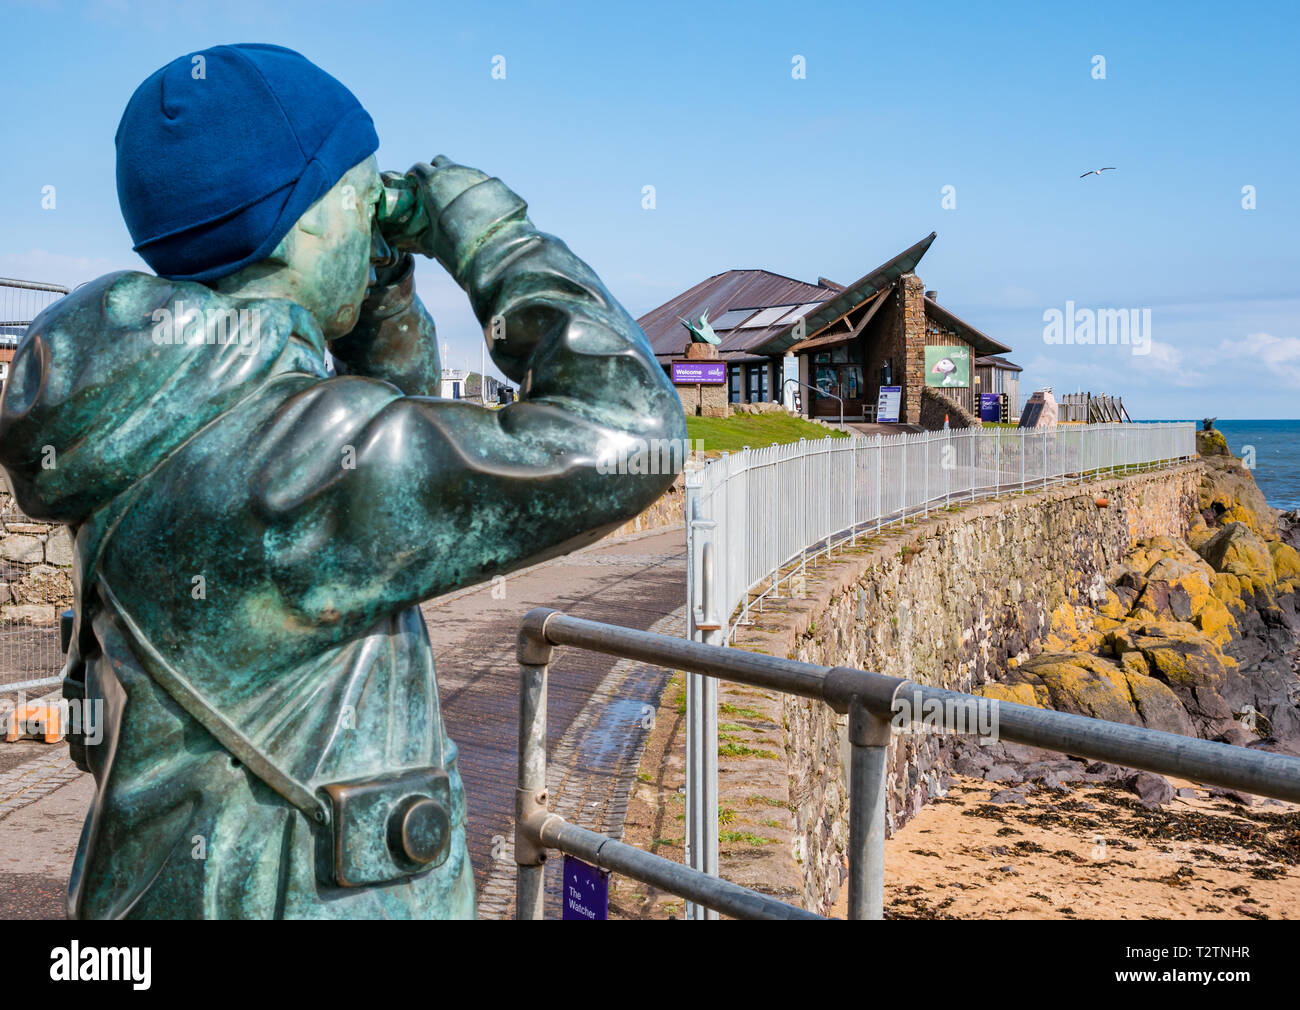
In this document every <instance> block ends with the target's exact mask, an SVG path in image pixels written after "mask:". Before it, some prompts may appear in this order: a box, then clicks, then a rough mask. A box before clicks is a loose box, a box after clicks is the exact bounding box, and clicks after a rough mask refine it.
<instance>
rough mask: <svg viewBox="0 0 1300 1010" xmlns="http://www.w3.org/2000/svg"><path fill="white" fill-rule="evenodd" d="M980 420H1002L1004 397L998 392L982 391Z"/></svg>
mask: <svg viewBox="0 0 1300 1010" xmlns="http://www.w3.org/2000/svg"><path fill="white" fill-rule="evenodd" d="M980 420H981V421H1001V420H1002V397H1001V395H1000V394H998V393H980Z"/></svg>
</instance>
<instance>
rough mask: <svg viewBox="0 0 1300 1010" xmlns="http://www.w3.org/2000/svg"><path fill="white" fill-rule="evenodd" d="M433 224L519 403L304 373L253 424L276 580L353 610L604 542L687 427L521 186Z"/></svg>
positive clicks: (644, 499)
mask: <svg viewBox="0 0 1300 1010" xmlns="http://www.w3.org/2000/svg"><path fill="white" fill-rule="evenodd" d="M437 226H438V235H439V243H438V248H437V251H436V255H437V256H438V259H439V261H440V262H442V263H443V265H444V266H445V267H447V268H448V269H449V270H450V272H451V273H452V275H453V276H454V277H455V278H456V280H457V282H458V283H460V284H461V286H462V287H464V288H465V290H466V291H467V292H468V294H469V296H470V300H471V303H472V305H473V307H474V311H475V314H476V315H477V316H478V319H479V320H480V322H481V323H482V324H483V326H484V328H485V331H486V332H487V333H488V334H489V335H490V336H491V335H495V336H496V337H497V339H492V340H490V347H491V353H492V357H493V360H494V361H495V362H496V364H497V366H498V367H499V368H500V369H501V370H502V371H503V372H504V373H505V374H506V375H507V376H509V377H510V378H511V379H512V380H514V381H516V382H518V383H519V384H520V388H521V399H520V401H519V402H517V403H514V404H511V405H510V406H507V407H504V408H502V409H500V410H491V409H488V408H484V407H478V406H476V405H472V404H469V403H465V402H463V401H454V400H435V399H429V398H425V397H420V396H404V395H401V394H400V393H399V392H398V390H397V389H395V388H394V386H393V385H390V384H388V383H385V382H381V381H377V380H376V379H371V378H361V377H355V376H345V377H339V378H336V379H330V380H326V381H316V382H313V383H310V384H307V385H304V386H302V387H301V388H299V389H298V390H297V391H295V392H293V393H292V394H291V395H289V396H288V397H286V398H285V399H284V400H283V401H282V402H280V403H279V404H278V405H277V408H276V409H275V411H274V412H273V414H272V415H271V416H270V417H269V418H267V420H266V423H265V424H264V425H262V427H261V428H260V430H258V431H257V432H256V433H255V442H256V449H255V450H254V451H255V452H256V455H257V459H258V462H257V466H256V467H255V469H254V472H253V477H252V491H253V505H254V509H255V511H257V512H258V514H259V516H260V521H261V522H263V523H265V524H266V533H265V535H264V537H263V542H264V545H265V549H266V552H267V553H266V555H265V557H266V560H267V563H268V564H271V565H272V566H273V567H274V569H275V576H274V581H275V583H276V586H277V588H278V589H279V590H280V591H282V592H283V591H288V592H289V593H290V595H292V596H294V597H296V598H297V599H298V600H299V601H301V605H302V606H303V607H304V609H305V610H306V611H308V612H309V613H311V612H316V613H318V614H328V615H332V618H331V619H333V620H338V619H340V618H343V620H342V622H341V623H343V624H347V623H350V620H363V621H364V620H368V619H373V617H375V616H378V615H379V614H381V613H383V612H385V611H387V610H391V609H393V608H394V607H397V606H400V605H405V604H409V603H412V602H415V601H417V600H420V599H425V598H427V597H430V596H434V595H437V594H440V593H443V592H446V591H448V590H451V589H454V588H456V587H457V586H461V585H465V584H469V583H473V582H476V581H480V580H482V579H485V578H488V577H490V576H491V575H493V574H496V573H499V572H505V571H508V570H510V569H512V568H515V567H518V566H520V565H522V564H523V563H524V562H528V561H535V560H540V559H542V558H544V557H547V556H552V555H554V554H558V553H562V552H563V551H565V550H571V549H573V548H575V547H578V546H581V545H583V544H586V543H590V542H592V541H594V540H596V539H597V538H599V537H600V536H601V535H603V534H604V533H606V532H608V530H610V529H611V528H613V527H614V526H616V525H618V524H619V523H621V522H623V521H626V520H627V519H629V518H631V517H632V516H634V515H636V514H637V513H638V512H639V511H641V510H642V509H644V508H645V507H646V506H647V505H649V504H650V503H651V502H652V501H654V500H655V498H657V497H658V496H659V495H660V494H661V493H662V492H663V491H664V490H665V489H666V488H667V487H668V485H669V484H671V482H672V480H673V477H674V474H673V473H672V472H664V471H665V470H671V469H672V468H669V467H664V466H663V465H662V463H663V461H664V460H665V459H669V458H671V459H673V460H678V461H680V452H681V449H682V448H683V446H684V442H685V437H686V428H685V419H684V417H683V414H682V408H681V404H680V401H679V400H678V398H677V394H676V392H675V391H674V389H673V387H672V385H671V384H670V383H669V381H668V378H667V376H666V375H665V374H664V371H663V369H662V368H661V367H660V365H659V364H658V363H657V362H656V361H655V358H654V355H653V353H652V351H651V349H650V346H649V342H648V341H647V340H646V337H645V335H644V334H643V333H642V332H641V330H640V328H639V327H638V326H637V325H636V323H635V322H634V321H633V320H632V319H631V318H630V317H629V315H628V314H627V312H626V311H625V310H624V309H623V307H622V306H621V305H619V304H618V302H616V301H615V300H614V299H613V297H611V295H610V294H609V292H608V291H606V290H605V287H604V286H603V285H602V284H601V282H600V280H599V279H598V278H597V277H596V275H595V274H594V273H593V272H592V270H591V268H590V267H588V266H587V265H586V264H585V263H583V262H582V261H581V260H579V259H578V258H577V257H576V256H574V255H573V253H571V252H570V251H569V250H568V248H567V247H566V246H565V245H564V244H563V243H562V242H560V241H559V240H558V239H556V238H553V237H551V236H549V235H545V234H542V233H540V232H538V231H537V230H536V229H535V228H534V226H533V224H532V222H531V221H529V219H528V217H527V216H526V214H525V205H524V203H523V201H522V200H520V199H519V198H518V197H517V196H515V195H514V194H513V193H512V192H510V190H508V189H507V188H506V187H505V186H504V185H502V184H501V183H500V181H499V180H496V179H486V178H485V179H484V180H483V181H482V182H480V183H478V184H476V185H472V186H470V187H469V188H468V189H466V190H464V191H463V192H462V193H460V195H458V196H457V197H456V198H455V199H454V200H452V201H451V202H450V203H449V204H448V205H447V206H446V207H445V209H443V210H442V211H441V212H440V214H439V215H438V221H437ZM394 379H395V381H396V376H395V377H394ZM398 384H399V385H400V384H401V383H400V382H398ZM668 445H672V446H674V447H675V451H673V452H671V453H668V452H664V451H662V450H663V449H664V447H665V446H668ZM676 465H677V466H679V463H678V464H676ZM304 616H306V615H304Z"/></svg>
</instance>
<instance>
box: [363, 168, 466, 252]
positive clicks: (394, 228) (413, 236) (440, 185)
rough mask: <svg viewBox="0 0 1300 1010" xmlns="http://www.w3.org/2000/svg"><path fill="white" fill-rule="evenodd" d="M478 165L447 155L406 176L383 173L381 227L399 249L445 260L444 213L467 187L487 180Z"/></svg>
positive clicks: (397, 249) (384, 234)
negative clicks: (441, 226)
mask: <svg viewBox="0 0 1300 1010" xmlns="http://www.w3.org/2000/svg"><path fill="white" fill-rule="evenodd" d="M487 179H488V176H487V175H485V174H484V173H483V172H480V171H479V170H478V169H476V168H467V167H465V166H464V165H457V164H456V163H455V162H453V161H452V160H451V159H450V158H448V157H446V156H445V155H439V156H438V157H436V158H434V159H433V164H431V165H430V164H427V163H426V162H423V161H420V162H416V164H414V165H412V166H411V168H410V169H409V170H408V171H407V172H406V174H405V175H399V174H397V173H396V172H385V173H383V180H384V190H385V192H384V197H383V199H382V200H381V202H380V207H379V215H378V220H379V228H380V231H381V232H382V233H383V237H384V238H385V239H386V240H387V242H388V244H389V245H390V246H392V247H393V249H394V250H396V251H397V252H418V253H422V254H423V255H425V256H429V257H432V258H434V259H439V260H442V259H443V258H444V255H445V254H446V252H447V251H448V250H445V249H443V248H442V246H443V245H444V244H445V243H444V242H443V241H442V239H441V237H440V236H439V234H438V219H439V218H440V217H441V215H442V212H443V211H444V210H446V209H447V207H448V206H450V204H451V203H452V202H453V201H454V200H455V199H456V198H457V197H458V196H460V195H461V194H462V193H464V192H465V191H466V190H467V189H470V188H472V187H474V186H477V185H478V184H479V183H481V182H485V181H487Z"/></svg>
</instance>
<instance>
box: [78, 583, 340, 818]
mask: <svg viewBox="0 0 1300 1010" xmlns="http://www.w3.org/2000/svg"><path fill="white" fill-rule="evenodd" d="M96 581H97V582H98V584H99V589H100V592H102V593H103V594H104V599H105V602H107V603H108V604H109V606H111V607H112V608H113V610H114V611H115V612H116V614H117V616H118V618H119V619H120V620H121V621H122V623H123V624H125V625H126V628H127V630H128V631H129V632H130V633H131V644H132V646H133V647H134V648H135V649H138V650H140V653H141V655H140V659H141V660H142V661H143V662H144V663H145V664H146V666H147V667H148V670H149V674H150V675H151V676H152V677H153V679H154V680H155V681H156V682H157V684H158V686H159V687H161V688H162V689H163V690H164V691H166V692H167V693H168V694H169V695H171V697H172V699H173V700H174V701H175V702H176V704H178V705H179V706H180V707H181V708H183V709H184V710H185V711H186V712H188V713H189V714H190V715H191V716H193V717H194V719H195V721H196V722H198V723H199V725H201V726H202V727H203V728H204V729H206V730H207V731H208V732H209V733H211V734H212V735H213V737H215V738H216V740H217V742H218V743H219V744H221V746H223V747H224V748H226V750H228V751H230V753H231V754H233V755H234V756H235V757H236V758H237V759H238V760H239V761H240V763H242V764H243V766H244V767H245V768H247V769H248V770H249V771H250V772H251V773H252V774H253V775H255V776H257V777H258V778H259V779H261V780H262V781H263V782H264V783H266V785H267V786H269V787H270V788H271V789H273V790H274V791H275V792H276V793H278V794H279V795H280V796H282V797H283V798H284V799H285V800H287V801H288V802H289V803H291V804H293V806H295V807H297V808H298V809H299V810H301V811H302V812H303V813H304V814H306V815H307V816H308V817H309V818H311V819H312V820H314V821H316V822H317V823H320V824H329V823H330V809H329V806H328V805H327V804H326V803H324V802H322V801H321V800H320V799H318V798H317V796H316V795H315V793H313V792H312V791H311V790H310V789H308V788H307V787H306V786H304V785H303V784H302V783H301V782H298V781H297V780H296V779H294V778H293V777H292V776H291V775H289V774H288V773H287V772H285V771H284V770H283V769H281V768H280V767H279V766H278V765H276V764H275V762H273V761H271V760H270V759H269V758H268V757H267V756H266V755H265V754H263V753H262V752H261V751H260V750H258V748H257V746H256V745H255V744H254V743H253V742H252V741H251V740H249V739H248V737H246V736H244V734H243V733H241V732H240V731H239V729H238V728H237V727H235V726H234V725H233V724H232V723H231V722H230V721H229V720H228V719H227V718H226V717H225V716H223V715H222V714H221V713H220V712H218V711H217V710H216V709H215V708H213V706H212V705H211V704H209V702H208V701H207V699H206V698H204V697H203V695H202V694H201V693H200V692H199V691H198V690H197V689H196V688H195V687H194V685H193V684H191V683H190V682H189V681H188V680H186V679H185V677H184V675H182V674H181V673H180V672H179V671H177V670H176V669H175V668H174V667H173V666H172V665H171V664H170V663H168V662H167V660H166V658H164V657H163V656H162V655H161V654H160V653H159V652H158V650H157V649H155V648H154V647H153V644H152V643H151V642H150V641H149V639H148V637H147V636H146V635H144V634H143V633H142V632H141V630H140V628H139V626H137V625H136V623H135V621H134V620H133V619H132V618H131V615H130V613H129V612H128V611H127V609H126V608H125V607H124V606H122V604H121V602H120V601H119V600H118V598H117V596H116V595H115V594H114V593H113V590H112V588H111V587H110V586H109V584H108V582H107V580H105V579H104V577H103V575H102V574H101V575H99V576H98V577H97V579H96Z"/></svg>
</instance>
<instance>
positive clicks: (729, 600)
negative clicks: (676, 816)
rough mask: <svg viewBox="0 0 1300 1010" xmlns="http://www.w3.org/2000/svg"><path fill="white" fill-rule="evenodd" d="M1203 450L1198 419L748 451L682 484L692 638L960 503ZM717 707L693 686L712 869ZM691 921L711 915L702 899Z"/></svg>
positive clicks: (692, 837)
mask: <svg viewBox="0 0 1300 1010" xmlns="http://www.w3.org/2000/svg"><path fill="white" fill-rule="evenodd" d="M1195 454H1196V426H1195V425H1194V424H1192V423H1191V422H1156V423H1149V424H1131V423H1130V424H1088V425H1082V424H1081V425H1062V426H1058V427H1053V428H1033V429H1027V428H998V427H992V428H983V427H980V428H964V429H958V430H948V431H934V432H918V433H915V434H900V435H889V436H880V435H877V436H876V437H875V438H856V437H849V438H825V439H821V440H819V441H815V442H808V441H800V442H798V443H793V444H787V445H773V446H768V447H767V448H764V449H745V450H743V451H741V452H735V453H731V454H730V455H727V456H723V457H721V458H720V459H717V460H714V461H713V462H711V463H710V464H709V465H708V466H706V467H704V468H702V469H700V470H695V471H692V472H689V473H688V474H687V476H686V518H687V523H686V558H687V563H686V600H687V608H686V619H687V637H688V638H690V639H692V640H695V641H700V642H703V643H704V644H706V645H726V644H728V643H729V642H730V641H731V636H732V634H733V633H734V631H735V629H736V625H737V624H739V623H741V622H744V621H746V620H747V619H748V617H749V608H750V607H752V606H755V605H757V606H759V607H761V606H762V602H763V599H764V598H765V597H767V596H769V595H771V596H775V595H779V594H780V589H781V582H782V578H783V571H784V570H785V569H787V568H789V571H786V572H785V573H784V578H785V579H786V580H787V585H788V580H789V579H791V578H793V577H795V575H796V572H795V569H794V567H793V566H794V565H795V563H797V564H798V571H799V572H802V570H803V566H804V564H805V563H806V562H807V561H808V560H809V559H810V558H814V557H816V556H817V555H819V554H822V553H825V552H828V551H830V550H831V549H832V548H834V547H836V546H838V545H839V544H842V543H845V542H846V541H856V539H857V537H858V536H860V535H862V534H863V533H866V532H868V531H874V530H879V529H880V528H881V527H882V526H885V525H888V524H889V523H894V522H902V521H904V520H906V519H907V518H908V517H910V516H916V515H925V514H928V513H929V511H930V509H932V508H944V507H946V506H948V505H950V504H952V503H953V502H967V501H973V500H975V499H976V498H982V497H990V496H994V495H999V494H1009V493H1014V492H1021V491H1027V490H1030V489H1037V488H1044V487H1048V486H1050V485H1054V484H1064V483H1069V482H1072V481H1075V480H1077V481H1079V482H1082V481H1083V480H1084V478H1085V477H1086V476H1087V475H1089V474H1097V473H1107V472H1112V473H1113V472H1116V471H1127V470H1131V469H1136V468H1140V467H1146V466H1151V465H1156V464H1161V463H1167V462H1175V461H1178V460H1183V459H1189V458H1191V457H1192V456H1194V455H1195ZM717 783H718V699H717V682H716V681H715V680H714V679H713V678H712V677H707V676H703V675H701V674H699V673H688V674H687V677H686V861H687V863H688V865H690V866H691V867H692V868H694V869H696V870H699V871H701V872H703V873H706V874H712V875H714V876H716V875H717V872H718V818H717V789H718V785H717ZM687 915H688V917H690V918H711V917H713V916H714V915H715V913H714V912H712V911H710V909H709V908H708V907H707V906H705V905H703V904H700V903H696V902H690V903H688V904H687Z"/></svg>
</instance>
